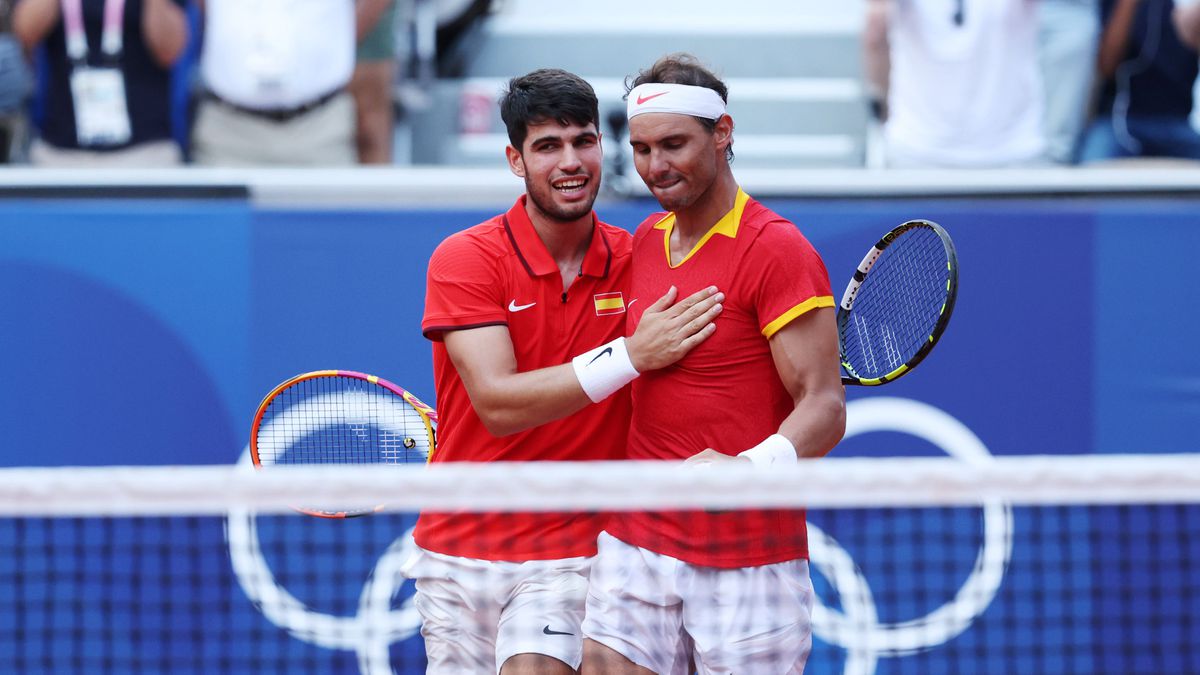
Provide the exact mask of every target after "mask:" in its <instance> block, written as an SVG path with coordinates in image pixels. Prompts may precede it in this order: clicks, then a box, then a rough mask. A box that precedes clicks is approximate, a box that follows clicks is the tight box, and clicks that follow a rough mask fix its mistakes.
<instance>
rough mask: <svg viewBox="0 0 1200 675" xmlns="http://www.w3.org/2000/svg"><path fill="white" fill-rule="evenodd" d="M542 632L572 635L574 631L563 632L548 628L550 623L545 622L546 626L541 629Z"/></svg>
mask: <svg viewBox="0 0 1200 675" xmlns="http://www.w3.org/2000/svg"><path fill="white" fill-rule="evenodd" d="M542 632H543V633H545V634H546V635H574V633H564V632H562V631H559V630H550V624H546V627H545V628H543V629H542Z"/></svg>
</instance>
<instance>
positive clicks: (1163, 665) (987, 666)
mask: <svg viewBox="0 0 1200 675" xmlns="http://www.w3.org/2000/svg"><path fill="white" fill-rule="evenodd" d="M316 503H322V504H346V503H356V504H361V503H371V504H375V503H379V504H386V505H387V507H386V508H385V509H384V510H383V511H381V512H380V513H377V514H375V515H371V516H366V517H362V518H355V519H349V520H333V519H321V518H313V517H310V516H303V515H298V514H295V513H294V512H293V511H292V510H291V508H290V507H291V506H292V505H297V504H316ZM797 507H807V508H808V522H809V547H810V558H811V571H812V577H813V585H814V588H815V590H816V592H817V601H816V605H815V608H814V613H813V631H814V640H813V651H812V655H811V656H810V658H809V661H808V669H807V670H806V672H808V673H939V672H946V673H949V672H973V673H1010V672H1038V673H1048V672H1055V673H1059V672H1062V673H1066V672H1079V673H1175V672H1178V673H1183V672H1200V619H1198V617H1197V615H1198V612H1197V608H1200V455H1127V456H1074V457H998V458H993V459H990V460H988V461H963V460H960V459H954V458H903V459H901V458H870V459H868V458H826V459H823V460H819V461H815V462H802V463H801V466H798V467H796V468H795V469H794V470H792V469H791V468H788V469H785V470H773V471H770V472H764V471H762V470H759V469H757V468H755V467H751V466H740V465H739V466H734V467H728V468H726V467H722V469H721V470H720V471H716V470H707V471H704V470H701V471H697V470H694V469H685V468H683V467H681V466H679V465H677V464H667V463H630V462H624V463H616V462H614V463H607V462H597V463H587V464H577V463H538V464H532V463H527V464H493V465H468V464H459V465H440V466H432V467H422V466H408V467H383V468H379V467H366V468H364V467H322V468H311V467H278V468H276V469H272V470H268V471H262V472H255V471H253V470H252V469H250V468H248V467H246V466H240V465H239V466H204V467H99V468H56V469H5V470H0V668H3V670H5V671H6V672H17V673H62V672H71V673H126V672H155V673H160V672H161V673H166V672H169V673H339V672H363V673H421V672H424V671H425V667H426V662H425V656H424V649H423V645H422V643H421V637H420V634H419V629H420V619H419V616H418V614H417V612H416V610H415V608H414V606H413V601H412V595H413V586H412V581H411V580H408V579H406V578H405V577H404V575H403V574H402V573H401V568H402V566H403V564H404V562H405V561H406V559H407V558H408V557H409V556H410V555H411V554H412V551H413V543H412V540H411V528H412V526H413V524H414V522H415V519H416V516H415V513H416V512H417V511H419V510H422V509H424V510H432V511H440V512H482V511H487V512H497V511H499V512H526V511H547V512H563V511H567V512H581V513H596V512H614V513H623V512H627V511H636V510H642V509H653V510H670V511H678V512H689V513H690V512H693V510H695V511H694V512H697V513H704V514H706V515H707V516H709V517H711V516H712V515H713V514H714V513H721V514H737V513H741V512H743V511H744V510H746V509H754V508H773V509H778V508H797ZM692 536H703V535H702V534H698V533H696V532H693V533H692ZM724 545H725V544H724V543H723V542H720V541H716V540H714V541H713V542H712V546H714V547H720V546H724Z"/></svg>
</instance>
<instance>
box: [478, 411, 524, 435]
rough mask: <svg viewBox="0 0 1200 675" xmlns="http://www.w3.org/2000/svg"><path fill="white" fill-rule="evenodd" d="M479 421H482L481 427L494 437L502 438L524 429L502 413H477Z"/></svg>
mask: <svg viewBox="0 0 1200 675" xmlns="http://www.w3.org/2000/svg"><path fill="white" fill-rule="evenodd" d="M479 421H480V422H483V428H484V429H487V432H488V433H489V434H491V435H493V436H495V437H496V438H504V437H505V436H512V435H513V434H515V433H518V432H521V431H524V430H525V427H523V426H521V425H519V424H516V423H515V422H514V421H513V420H511V419H509V418H507V417H506V416H504V415H483V414H480V415H479Z"/></svg>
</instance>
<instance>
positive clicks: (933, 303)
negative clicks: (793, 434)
mask: <svg viewBox="0 0 1200 675" xmlns="http://www.w3.org/2000/svg"><path fill="white" fill-rule="evenodd" d="M957 294H958V257H957V255H956V254H955V252H954V242H952V241H951V240H950V235H949V234H947V233H946V230H944V229H943V228H942V227H941V226H940V225H938V224H937V223H934V222H931V221H928V220H910V221H908V222H906V223H904V224H903V225H901V226H899V227H897V228H896V229H894V230H892V231H891V232H888V233H887V234H885V235H884V236H883V238H882V239H880V240H879V242H878V243H876V244H875V245H874V246H872V247H871V250H870V251H868V252H867V255H866V257H865V258H863V261H862V262H861V263H860V264H859V266H858V269H857V270H855V272H854V276H853V278H852V279H850V284H849V285H848V286H846V292H845V293H844V294H843V295H842V302H841V305H839V306H838V316H837V322H838V343H839V348H840V349H841V359H842V369H843V370H844V371H845V374H844V375H843V376H842V383H843V384H853V385H867V386H872V385H879V384H884V383H887V382H892V381H894V380H896V379H898V378H900V377H901V376H903V375H905V374H906V373H908V372H910V371H912V369H913V368H915V367H916V366H917V364H918V363H920V362H921V360H922V359H924V358H925V357H926V356H927V355H928V354H929V352H930V351H931V350H932V349H933V346H934V345H936V344H937V342H938V338H940V337H941V336H942V332H943V331H945V330H946V326H947V325H948V324H949V323H950V315H951V314H952V313H953V312H954V299H955V296H956V295H957Z"/></svg>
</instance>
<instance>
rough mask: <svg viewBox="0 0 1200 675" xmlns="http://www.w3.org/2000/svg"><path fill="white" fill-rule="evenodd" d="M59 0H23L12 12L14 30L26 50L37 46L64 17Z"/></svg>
mask: <svg viewBox="0 0 1200 675" xmlns="http://www.w3.org/2000/svg"><path fill="white" fill-rule="evenodd" d="M61 7H62V6H61V5H60V4H59V0H21V2H18V3H17V5H16V7H14V8H13V13H12V30H13V34H14V35H16V36H17V40H19V41H20V43H21V46H22V47H24V48H25V49H26V50H31V49H33V48H34V47H36V46H37V45H38V44H39V43H40V42H41V41H42V40H44V39H45V38H46V35H47V34H49V33H50V31H51V30H53V29H54V27H55V26H56V25H58V22H59V21H60V20H61V19H62V9H61Z"/></svg>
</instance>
